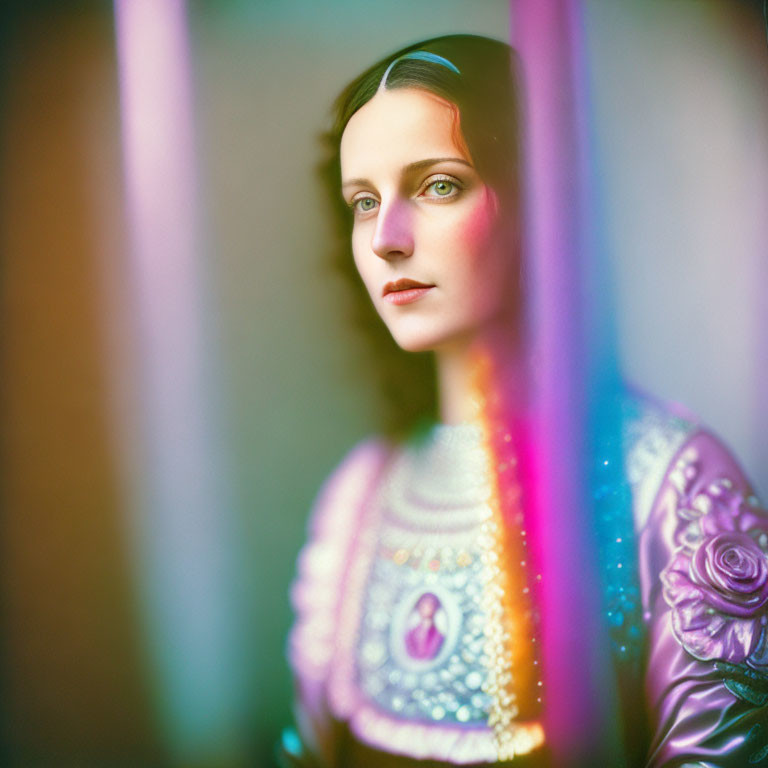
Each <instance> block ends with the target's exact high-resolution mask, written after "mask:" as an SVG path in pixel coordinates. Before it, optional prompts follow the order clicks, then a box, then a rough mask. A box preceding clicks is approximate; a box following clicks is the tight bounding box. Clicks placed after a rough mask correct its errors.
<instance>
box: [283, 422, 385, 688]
mask: <svg viewBox="0 0 768 768" xmlns="http://www.w3.org/2000/svg"><path fill="white" fill-rule="evenodd" d="M391 451H392V446H391V444H390V443H389V442H388V441H387V440H385V439H384V438H382V437H378V436H373V437H368V438H366V439H364V440H361V441H360V442H359V443H357V444H356V445H355V446H353V447H352V448H351V449H350V450H349V451H348V452H347V454H346V455H345V456H344V458H343V459H342V460H341V461H340V462H339V463H338V464H337V466H336V468H335V469H334V470H333V471H332V472H331V474H330V475H329V476H328V477H327V478H326V480H325V482H324V483H323V484H322V486H321V487H320V490H319V492H318V494H317V496H316V497H315V501H314V504H313V505H312V510H311V512H310V516H309V521H308V530H307V540H306V543H305V544H304V546H303V547H302V549H301V552H300V553H299V558H298V563H297V573H296V577H295V579H294V581H293V584H292V586H291V603H292V605H293V609H294V614H295V623H294V626H293V630H292V632H291V636H290V638H289V647H288V655H289V658H290V661H291V664H292V666H293V668H294V670H295V671H296V672H298V673H300V674H302V675H304V676H308V677H321V676H323V675H324V672H325V669H326V667H327V665H328V663H329V661H330V657H331V654H332V652H333V632H334V626H335V617H336V609H337V605H336V596H337V595H338V594H339V590H340V588H341V584H342V581H343V578H344V571H345V565H346V561H347V555H348V552H349V549H350V547H351V546H352V542H353V540H354V536H355V532H356V519H357V516H358V514H359V513H360V510H361V506H362V504H363V501H364V499H365V497H366V495H367V494H368V493H369V492H370V490H371V489H372V488H373V486H374V484H375V483H376V481H377V479H378V477H379V475H380V473H381V470H382V469H383V467H384V464H385V463H386V461H387V459H388V457H389V455H390V453H391Z"/></svg>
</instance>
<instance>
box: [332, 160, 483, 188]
mask: <svg viewBox="0 0 768 768" xmlns="http://www.w3.org/2000/svg"><path fill="white" fill-rule="evenodd" d="M438 163H461V165H466V166H467V167H468V168H474V167H475V166H474V165H472V163H470V162H469V161H468V160H465V159H464V158H463V157H430V158H427V159H426V160H416V161H415V162H413V163H408V165H406V166H405V169H404V170H405V171H406V172H407V173H412V172H413V171H422V170H424V169H425V168H429V167H430V166H432V165H437V164H438ZM370 183H371V182H370V181H368V179H363V178H357V179H348V180H347V181H345V182H342V185H341V187H342V189H343V188H344V187H351V186H355V185H358V184H359V185H361V186H365V185H366V184H370Z"/></svg>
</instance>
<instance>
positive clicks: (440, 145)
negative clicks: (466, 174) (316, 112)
mask: <svg viewBox="0 0 768 768" xmlns="http://www.w3.org/2000/svg"><path fill="white" fill-rule="evenodd" d="M457 122H458V109H457V108H456V107H454V106H453V105H452V104H450V103H449V102H447V101H445V100H444V99H441V98H440V97H439V96H436V95H434V94H432V93H429V92H428V91H424V90H421V89H417V88H397V89H393V90H388V91H387V90H383V91H379V92H378V93H377V94H376V95H375V96H374V97H373V98H372V99H371V100H370V101H369V102H367V103H366V104H364V105H363V106H362V107H361V108H360V109H359V110H358V111H357V112H355V114H354V115H352V117H351V118H350V120H349V122H348V123H347V127H346V128H345V129H344V133H343V135H342V137H341V173H342V179H347V178H351V177H366V178H369V177H370V176H372V175H375V174H376V173H385V172H387V171H392V170H396V169H397V168H399V167H403V166H405V165H408V164H409V163H413V162H417V161H419V160H424V159H427V158H439V157H461V158H463V159H465V160H469V159H470V158H469V157H467V153H466V152H465V151H464V149H463V148H462V147H461V146H460V145H459V143H457V141H456V138H457V136H458V134H459V131H458V124H457Z"/></svg>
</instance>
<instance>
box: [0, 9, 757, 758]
mask: <svg viewBox="0 0 768 768" xmlns="http://www.w3.org/2000/svg"><path fill="white" fill-rule="evenodd" d="M761 5H762V3H761V2H747V1H746V0H743V1H741V2H740V1H739V0H678V1H677V2H675V3H669V2H661V0H658V1H657V2H642V3H641V2H619V1H617V2H611V3H605V2H600V1H599V0H589V1H588V2H586V3H585V4H584V39H585V43H586V52H587V59H588V61H587V63H588V71H589V98H588V104H589V108H590V116H591V122H592V133H593V135H592V139H593V142H594V146H593V154H594V157H595V159H596V167H597V169H598V174H597V178H598V181H599V184H598V186H599V195H600V200H601V211H602V217H603V222H602V224H603V226H602V238H603V240H604V247H605V248H606V249H607V251H608V252H609V253H610V255H611V259H610V260H611V268H612V270H613V274H612V275H611V279H612V280H613V281H614V284H615V292H616V306H617V316H616V323H617V327H618V330H619V340H620V350H619V351H620V357H621V360H622V363H623V367H624V370H625V372H626V373H627V376H628V377H629V378H630V379H631V380H633V381H634V382H635V383H637V384H638V385H639V386H640V387H641V388H643V389H645V390H647V391H649V392H651V393H653V394H655V395H657V396H659V397H661V398H663V399H666V400H670V401H674V402H678V403H682V404H684V405H685V406H687V407H688V408H689V409H690V410H692V411H693V412H695V413H697V414H698V415H699V416H700V417H701V418H702V419H703V420H704V421H705V422H706V423H707V424H709V425H710V426H711V427H712V428H713V429H714V430H715V431H716V432H718V433H719V434H720V435H721V436H722V437H723V439H724V440H725V441H726V442H727V444H728V445H730V446H731V447H732V448H733V450H734V451H735V452H736V454H737V455H738V456H739V457H740V459H741V460H742V462H743V464H744V465H745V467H746V469H747V471H748V473H749V475H750V476H751V477H752V479H753V481H754V482H755V484H756V486H757V488H758V490H760V491H761V492H762V495H763V497H764V498H765V497H766V495H768V400H767V394H766V393H767V392H768V387H767V385H766V381H768V298H767V297H766V292H767V291H768V68H767V66H766V64H767V54H766V32H765V25H764V20H763V15H762V10H761ZM2 14H3V16H2V30H1V32H0V34H2V37H0V51H2V54H1V55H2V86H1V87H2V91H0V96H1V98H2V104H1V106H2V111H1V112H0V141H1V142H2V145H1V147H0V172H1V173H2V176H1V178H2V196H1V197H0V216H1V217H2V218H1V221H2V226H1V227H0V232H1V236H2V279H1V280H0V291H2V302H1V304H0V306H1V311H2V340H3V344H2V372H3V378H2V380H3V386H2V388H1V389H0V391H1V392H2V482H1V484H0V488H1V491H0V492H1V493H2V538H1V539H0V542H1V543H0V546H2V554H1V556H0V569H1V573H2V580H1V582H0V588H1V589H2V604H1V609H2V644H1V645H0V653H1V661H2V667H1V668H2V676H1V677H0V685H2V709H1V710H0V716H1V717H2V741H1V742H0V749H2V753H1V754H0V763H2V764H3V765H11V766H24V767H26V766H83V767H90V766H94V767H95V766H164V765H169V766H175V765H183V766H269V765H271V764H272V754H273V749H274V744H275V742H276V740H277V738H278V734H279V731H280V728H281V727H282V726H284V725H285V724H287V723H288V722H289V721H290V699H291V682H290V675H289V671H288V668H287V664H286V662H285V655H284V645H285V637H286V633H287V631H288V628H289V626H290V620H291V615H290V606H289V602H288V586H289V583H290V580H291V578H292V574H293V570H294V563H295V558H296V555H297V552H298V549H299V547H300V546H301V543H302V541H303V538H304V530H305V525H306V518H307V514H308V510H309V508H310V506H311V503H312V499H313V497H314V495H315V493H316V491H317V489H318V487H319V485H320V483H321V482H322V480H323V478H324V477H325V476H326V475H327V474H328V472H329V471H330V470H331V469H332V467H333V466H334V465H335V464H336V463H337V462H338V461H339V459H340V458H341V456H342V455H343V454H344V453H345V452H346V451H347V450H348V449H349V447H350V446H351V445H352V444H353V443H354V442H355V441H357V440H358V439H360V438H361V437H363V436H364V435H366V434H367V433H369V432H370V430H371V424H372V422H373V419H372V416H373V414H374V413H375V409H376V407H377V402H376V396H375V388H374V383H373V382H372V381H371V380H370V379H369V378H367V376H366V371H365V370H363V369H362V366H361V365H360V364H359V363H358V356H359V352H360V350H361V341H360V340H359V339H358V338H356V337H355V336H354V335H353V334H352V333H351V331H350V329H349V324H348V323H347V322H346V313H347V309H348V307H347V302H346V296H345V292H344V288H343V286H342V285H340V284H339V282H338V280H337V279H336V277H335V276H334V275H333V274H332V273H331V272H330V270H329V268H328V267H327V263H326V261H327V260H326V245H325V244H326V243H327V242H328V239H329V237H330V227H329V223H328V222H327V221H326V220H325V218H324V209H323V206H322V201H321V198H320V196H319V195H320V192H319V190H318V189H317V186H316V183H315V178H314V172H313V169H314V167H315V164H316V163H317V160H318V158H319V147H320V145H319V142H318V138H317V137H318V134H319V132H320V131H321V130H322V129H323V128H324V126H325V121H326V119H327V116H328V112H329V106H330V103H331V101H332V100H333V98H334V96H335V95H336V94H337V93H338V91H339V90H340V89H341V87H342V86H343V85H344V84H345V83H346V82H347V81H348V80H349V79H350V78H351V77H353V76H354V75H356V74H357V73H358V72H359V71H361V70H362V69H363V68H364V67H366V66H367V65H369V64H370V63H372V62H373V61H375V60H376V59H378V58H380V57H381V56H383V55H384V54H386V53H387V52H389V51H390V50H393V49H395V48H398V47H401V46H403V45H405V44H407V43H410V42H413V41H415V40H418V39H421V38H426V37H432V36H435V35H439V34H445V33H449V32H472V33H478V34H485V35H490V36H493V37H498V38H501V39H509V30H510V24H511V25H512V26H514V4H513V8H512V11H510V5H509V2H508V1H507V0H482V2H474V3H469V2H467V1H466V0H418V2H413V1H412V0H389V1H388V2H387V3H377V2H375V1H374V0H356V2H352V1H351V0H333V2H327V3H322V4H321V3H316V2H313V1H312V0H282V1H280V2H278V0H262V2H255V1H253V0H251V1H247V0H217V1H216V2H214V1H213V0H208V1H207V2H203V1H202V0H197V1H196V2H190V3H189V4H186V5H185V4H184V3H183V2H181V0H125V1H124V2H123V0H117V2H116V3H115V4H114V5H112V4H110V3H107V2H104V1H103V0H102V1H101V2H97V1H96V0H93V1H92V2H85V1H81V2H75V1H74V0H73V1H72V2H67V3H61V2H51V1H49V2H44V1H43V0H35V2H26V3H21V2H15V3H14V2H8V3H5V4H4V5H3V11H2Z"/></svg>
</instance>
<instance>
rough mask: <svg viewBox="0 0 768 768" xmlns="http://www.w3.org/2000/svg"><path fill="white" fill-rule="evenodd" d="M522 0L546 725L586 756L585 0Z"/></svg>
mask: <svg viewBox="0 0 768 768" xmlns="http://www.w3.org/2000/svg"><path fill="white" fill-rule="evenodd" d="M511 9H512V14H511V17H512V27H513V29H512V38H513V41H514V44H515V45H516V47H517V49H518V51H519V53H520V57H521V60H522V68H523V79H524V94H525V98H526V108H525V110H524V114H526V115H527V120H528V122H527V125H526V127H525V153H526V164H525V181H526V260H527V261H526V263H527V265H528V269H529V279H530V283H529V286H528V287H529V298H530V318H529V319H530V328H531V333H532V339H531V344H532V364H533V373H534V376H533V382H532V386H533V393H532V395H533V414H532V432H533V435H532V437H533V439H532V446H531V448H532V452H533V456H532V460H533V473H532V484H533V487H532V489H531V493H532V496H533V499H534V520H533V528H534V533H535V547H536V551H537V557H538V560H539V562H540V563H541V569H542V574H543V579H542V584H541V591H540V598H541V601H542V606H541V613H542V639H543V659H544V697H545V729H546V732H547V740H548V742H549V744H550V746H551V748H552V751H553V758H554V760H553V764H554V765H557V766H571V765H586V764H589V761H590V760H592V759H595V758H596V757H597V756H598V755H605V754H606V752H607V751H609V750H610V748H611V746H610V745H611V744H612V741H613V740H612V737H611V735H610V731H611V728H610V725H609V724H608V723H607V722H606V718H607V716H608V715H607V713H606V712H605V710H604V707H603V706H602V705H601V698H603V695H604V693H605V692H604V691H603V690H601V688H602V687H603V686H604V685H605V684H606V679H607V676H606V674H605V672H606V666H609V665H610V657H609V655H608V653H607V646H605V645H604V643H603V641H602V630H601V626H600V599H601V592H600V584H599V581H598V576H599V574H598V571H597V557H596V552H595V547H594V542H593V541H592V530H593V526H592V522H591V519H590V513H589V506H588V504H587V503H586V500H587V490H588V489H587V487H586V482H585V474H586V469H587V463H586V462H587V452H586V450H585V449H586V447H587V446H588V444H589V443H588V441H587V439H586V435H587V429H588V422H587V419H588V413H587V401H588V391H587V390H588V384H589V381H588V379H589V367H590V363H589V359H588V350H587V340H586V338H585V326H586V322H585V312H584V308H583V307H582V301H583V296H582V285H583V279H582V278H583V275H582V267H583V260H584V257H585V253H584V249H585V242H586V239H585V236H584V234H585V233H584V229H583V227H584V221H583V210H584V209H583V205H584V182H585V179H584V173H585V165H584V163H583V154H582V153H583V151H584V148H583V147H582V146H581V141H582V138H583V131H582V129H581V126H580V125H579V117H580V111H579V99H580V97H581V96H582V94H580V93H579V92H578V88H577V83H578V82H579V80H578V74H577V72H578V67H579V62H578V61H576V60H575V52H577V51H579V50H580V46H579V45H577V40H576V39H575V36H576V35H577V34H578V28H577V25H576V20H577V14H578V3H577V2H575V0H513V2H512V4H511ZM603 649H605V651H606V652H605V653H602V659H601V658H600V656H601V651H602V650H603ZM608 699H609V700H610V695H609V696H608ZM603 740H604V741H603ZM615 764H616V765H620V762H617V763H615Z"/></svg>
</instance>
